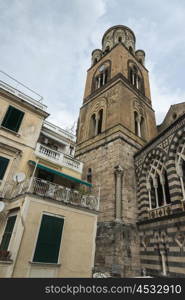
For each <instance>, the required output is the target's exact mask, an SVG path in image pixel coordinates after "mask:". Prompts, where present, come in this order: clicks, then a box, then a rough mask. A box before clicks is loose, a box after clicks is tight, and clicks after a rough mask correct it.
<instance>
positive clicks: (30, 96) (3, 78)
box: [0, 70, 47, 111]
mask: <svg viewBox="0 0 185 300" xmlns="http://www.w3.org/2000/svg"><path fill="white" fill-rule="evenodd" d="M0 88H2V89H3V90H6V91H8V92H10V93H11V94H13V95H15V96H17V97H19V98H21V99H22V100H25V101H26V102H28V103H30V104H32V105H34V106H36V107H38V108H40V109H42V110H44V111H46V110H47V106H46V105H44V104H43V103H42V101H43V97H42V96H41V95H39V94H38V93H36V92H35V91H33V90H32V89H30V88H29V87H27V86H26V85H24V84H22V83H21V82H19V81H18V80H17V79H15V78H13V77H12V76H10V75H9V74H7V73H6V72H4V71H2V70H0Z"/></svg>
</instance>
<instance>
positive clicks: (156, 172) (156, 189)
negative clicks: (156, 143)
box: [147, 159, 171, 209]
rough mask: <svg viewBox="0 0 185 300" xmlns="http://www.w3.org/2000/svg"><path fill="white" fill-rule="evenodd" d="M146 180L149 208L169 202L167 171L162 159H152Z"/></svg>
mask: <svg viewBox="0 0 185 300" xmlns="http://www.w3.org/2000/svg"><path fill="white" fill-rule="evenodd" d="M147 182H148V183H149V184H147V189H148V193H149V207H150V209H154V208H158V207H161V206H165V205H168V204H170V203H171V200H170V192H169V184H168V176H167V171H166V169H165V166H164V163H163V162H162V161H160V160H158V159H153V160H152V162H151V165H150V171H149V175H148V179H147Z"/></svg>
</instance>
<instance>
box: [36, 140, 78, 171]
mask: <svg viewBox="0 0 185 300" xmlns="http://www.w3.org/2000/svg"><path fill="white" fill-rule="evenodd" d="M35 154H36V155H37V156H38V157H41V158H43V159H47V160H50V161H52V162H54V163H57V164H59V165H60V166H65V167H68V168H70V169H72V170H75V171H77V172H79V173H82V168H83V163H82V162H80V161H79V160H77V159H74V158H73V157H71V156H69V155H67V154H65V153H62V152H59V151H56V150H53V149H51V148H49V147H47V146H45V145H43V144H40V143H37V147H36V150H35Z"/></svg>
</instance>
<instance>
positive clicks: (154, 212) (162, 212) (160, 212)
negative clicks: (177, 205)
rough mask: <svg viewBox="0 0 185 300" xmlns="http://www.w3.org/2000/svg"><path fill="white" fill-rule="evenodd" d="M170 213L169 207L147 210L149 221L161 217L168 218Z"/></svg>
mask: <svg viewBox="0 0 185 300" xmlns="http://www.w3.org/2000/svg"><path fill="white" fill-rule="evenodd" d="M171 213H172V209H171V205H165V206H161V207H158V208H154V209H151V210H149V212H148V214H149V219H155V218H160V217H163V216H169V215H171Z"/></svg>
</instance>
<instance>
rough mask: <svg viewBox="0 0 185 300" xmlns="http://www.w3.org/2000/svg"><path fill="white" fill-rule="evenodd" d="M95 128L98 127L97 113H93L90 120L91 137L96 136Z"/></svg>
mask: <svg viewBox="0 0 185 300" xmlns="http://www.w3.org/2000/svg"><path fill="white" fill-rule="evenodd" d="M95 128H96V115H95V114H93V115H92V116H91V120H90V128H89V136H90V137H94V136H95Z"/></svg>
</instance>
